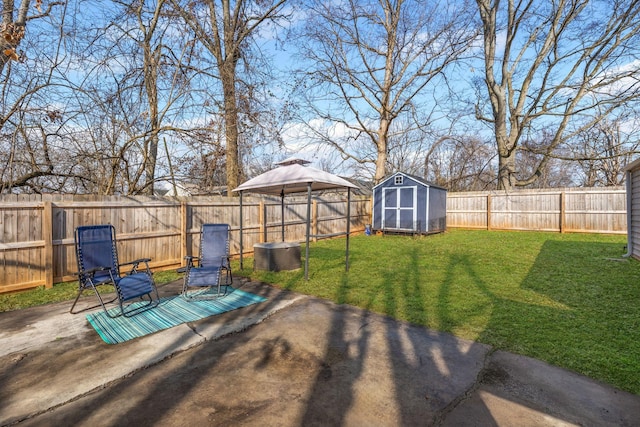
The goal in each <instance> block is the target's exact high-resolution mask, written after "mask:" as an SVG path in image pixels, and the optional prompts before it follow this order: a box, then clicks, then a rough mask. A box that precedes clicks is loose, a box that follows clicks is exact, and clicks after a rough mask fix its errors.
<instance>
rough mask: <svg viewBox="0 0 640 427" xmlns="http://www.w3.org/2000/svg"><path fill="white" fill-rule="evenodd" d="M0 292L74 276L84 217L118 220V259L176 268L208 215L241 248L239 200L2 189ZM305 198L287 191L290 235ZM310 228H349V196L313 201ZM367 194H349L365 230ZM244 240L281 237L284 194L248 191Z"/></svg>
mask: <svg viewBox="0 0 640 427" xmlns="http://www.w3.org/2000/svg"><path fill="white" fill-rule="evenodd" d="M0 197H1V198H0V233H1V240H0V269H1V270H0V293H4V292H12V291H17V290H24V289H30V288H34V287H37V286H42V285H44V286H45V287H47V288H49V287H52V286H53V283H57V282H63V281H70V280H74V279H75V276H74V273H75V272H76V271H77V266H76V256H75V246H74V231H75V229H76V227H78V226H81V225H92V224H113V225H114V226H115V228H116V237H117V240H118V256H119V259H120V262H126V261H131V260H134V259H137V258H151V259H152V262H151V267H152V268H153V269H154V270H166V269H174V268H177V267H179V266H181V265H182V264H183V260H184V257H185V256H186V255H192V254H196V255H197V254H198V250H199V244H200V242H199V232H200V227H201V225H202V224H203V223H227V224H229V225H230V226H231V238H230V241H231V248H230V251H231V254H232V255H236V254H238V253H239V247H240V244H239V238H240V232H239V230H240V206H239V201H238V200H237V199H235V200H234V199H229V198H224V197H219V198H201V199H200V198H190V199H188V200H182V201H181V200H176V199H157V198H144V197H70V196H64V197H63V196H58V197H56V196H49V197H47V196H45V197H43V198H41V199H40V200H34V197H33V196H31V197H29V196H28V197H26V198H22V197H17V196H9V197H7V196H0ZM306 203H307V201H306V198H304V200H302V199H295V198H287V199H286V205H285V210H284V223H285V239H286V240H287V241H303V240H304V238H305V232H306V215H307V204H306ZM312 203H313V204H312V209H311V215H312V219H311V224H312V234H313V235H331V234H337V233H344V232H345V231H346V215H347V206H346V205H347V201H346V199H344V198H335V197H331V198H330V197H327V198H324V197H316V198H314V199H313V201H312ZM369 209H370V201H369V199H368V198H353V199H352V201H351V230H352V231H353V232H358V231H362V230H363V229H364V225H365V223H367V222H368V221H369V218H370V210H369ZM243 218H244V219H243V222H244V224H243V229H244V233H243V247H244V248H245V249H244V250H245V251H246V252H250V251H252V250H253V244H254V243H258V242H267V241H279V240H281V224H282V210H281V205H280V200H279V199H278V200H275V199H257V198H255V199H254V198H245V199H244V201H243Z"/></svg>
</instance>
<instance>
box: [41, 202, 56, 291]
mask: <svg viewBox="0 0 640 427" xmlns="http://www.w3.org/2000/svg"><path fill="white" fill-rule="evenodd" d="M42 238H43V239H44V287H45V288H46V289H51V288H53V213H52V206H51V202H50V201H45V202H44V204H43V209H42Z"/></svg>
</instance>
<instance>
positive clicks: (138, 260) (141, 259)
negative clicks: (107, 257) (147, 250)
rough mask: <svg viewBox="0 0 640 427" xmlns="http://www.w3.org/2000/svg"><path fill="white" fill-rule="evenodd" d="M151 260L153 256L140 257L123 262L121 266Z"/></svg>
mask: <svg viewBox="0 0 640 427" xmlns="http://www.w3.org/2000/svg"><path fill="white" fill-rule="evenodd" d="M149 261H151V258H140V259H137V260H135V261H129V262H123V263H122V264H120V267H122V266H123V265H138V264H140V263H141V262H149Z"/></svg>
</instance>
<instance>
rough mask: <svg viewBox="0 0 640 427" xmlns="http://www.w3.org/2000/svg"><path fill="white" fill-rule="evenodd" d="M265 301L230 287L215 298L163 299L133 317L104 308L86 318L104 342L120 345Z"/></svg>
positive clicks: (179, 297) (116, 309) (257, 296)
mask: <svg viewBox="0 0 640 427" xmlns="http://www.w3.org/2000/svg"><path fill="white" fill-rule="evenodd" d="M265 300H266V298H264V297H261V296H259V295H255V294H252V293H250V292H245V291H242V290H240V289H231V288H229V292H228V293H227V295H225V296H223V297H220V298H217V299H214V300H205V301H186V300H185V299H184V298H182V297H181V296H174V297H170V298H161V299H160V303H159V304H158V305H157V306H156V307H154V308H152V309H150V310H146V311H142V312H140V313H138V314H136V315H134V316H131V317H123V316H118V317H116V318H113V319H112V318H110V317H109V316H107V315H106V314H105V312H104V311H99V312H95V313H91V314H87V316H86V317H87V320H88V321H89V323H90V324H91V326H93V328H94V329H95V330H96V332H98V334H99V335H100V337H101V338H102V339H103V340H104V342H106V343H107V344H117V343H121V342H124V341H128V340H130V339H133V338H138V337H142V336H144V335H148V334H152V333H154V332H157V331H160V330H162V329H168V328H171V327H173V326H176V325H179V324H181V323H186V322H193V321H195V320H199V319H204V318H205V317H209V316H212V315H214V314H220V313H224V312H226V311H231V310H235V309H237V308H241V307H246V306H248V305H251V304H256V303H259V302H263V301H265ZM134 304H145V303H134ZM109 312H110V313H112V314H117V313H119V312H120V309H119V308H112V309H111V310H110V311H109Z"/></svg>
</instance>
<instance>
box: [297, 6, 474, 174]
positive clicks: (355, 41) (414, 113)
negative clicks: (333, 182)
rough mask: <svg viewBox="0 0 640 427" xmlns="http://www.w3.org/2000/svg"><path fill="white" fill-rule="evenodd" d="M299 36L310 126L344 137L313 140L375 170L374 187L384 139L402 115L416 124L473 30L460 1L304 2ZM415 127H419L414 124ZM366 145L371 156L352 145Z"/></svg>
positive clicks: (384, 165)
mask: <svg viewBox="0 0 640 427" xmlns="http://www.w3.org/2000/svg"><path fill="white" fill-rule="evenodd" d="M307 5H308V9H307V20H306V25H305V26H304V28H303V30H302V35H301V37H300V40H301V41H302V43H303V45H302V52H303V54H304V56H305V57H306V59H307V62H306V63H305V64H304V65H305V67H306V68H304V69H302V70H301V72H300V73H301V83H300V86H301V90H302V91H303V92H304V93H305V95H306V97H307V101H308V103H309V104H311V105H312V111H311V112H310V113H308V116H309V119H311V120H314V121H316V120H318V118H319V119H320V120H322V121H324V122H326V123H328V124H329V125H330V126H329V127H331V125H332V124H338V125H339V126H340V127H343V128H344V129H346V135H344V137H342V138H341V137H339V136H336V135H329V134H321V133H318V137H319V138H320V140H321V141H322V142H323V143H327V144H331V145H332V146H333V147H334V148H335V149H336V150H338V151H339V152H340V153H341V155H342V156H343V157H346V158H351V159H353V160H354V161H356V162H358V163H368V162H374V163H375V177H374V179H375V181H376V182H378V181H380V180H381V179H382V178H383V177H384V176H385V175H386V174H387V172H388V171H389V170H388V169H389V163H388V156H389V151H390V148H391V147H390V142H389V138H390V132H391V131H392V129H393V126H392V124H393V122H394V121H395V120H396V119H397V118H398V117H399V116H401V115H402V114H407V115H408V116H409V117H413V118H418V119H419V116H420V113H419V112H420V110H421V108H422V105H421V103H422V102H424V100H423V99H421V97H420V96H421V95H427V92H429V94H430V95H432V96H438V90H439V88H437V87H436V86H435V84H436V82H437V81H438V77H439V76H442V72H443V70H445V68H446V67H447V66H448V65H449V64H451V63H452V62H453V61H455V60H457V59H458V58H459V57H460V55H461V54H462V53H464V52H465V51H467V49H468V48H469V45H470V43H471V42H472V40H473V39H474V37H475V35H476V33H475V28H476V26H475V25H474V24H473V16H472V14H471V13H470V8H468V7H467V5H466V3H465V2H464V1H460V2H457V3H456V7H455V8H453V7H450V6H449V2H441V1H433V2H431V1H430V2H423V1H405V0H396V1H392V0H381V1H361V0H347V1H344V2H325V1H320V0H315V1H311V2H309V3H307ZM418 122H419V120H418ZM362 144H369V145H370V146H371V147H373V148H374V150H373V151H374V153H375V154H374V157H373V159H371V158H370V157H369V156H363V155H362V153H361V152H359V149H358V146H359V145H360V146H361V145H362Z"/></svg>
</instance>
